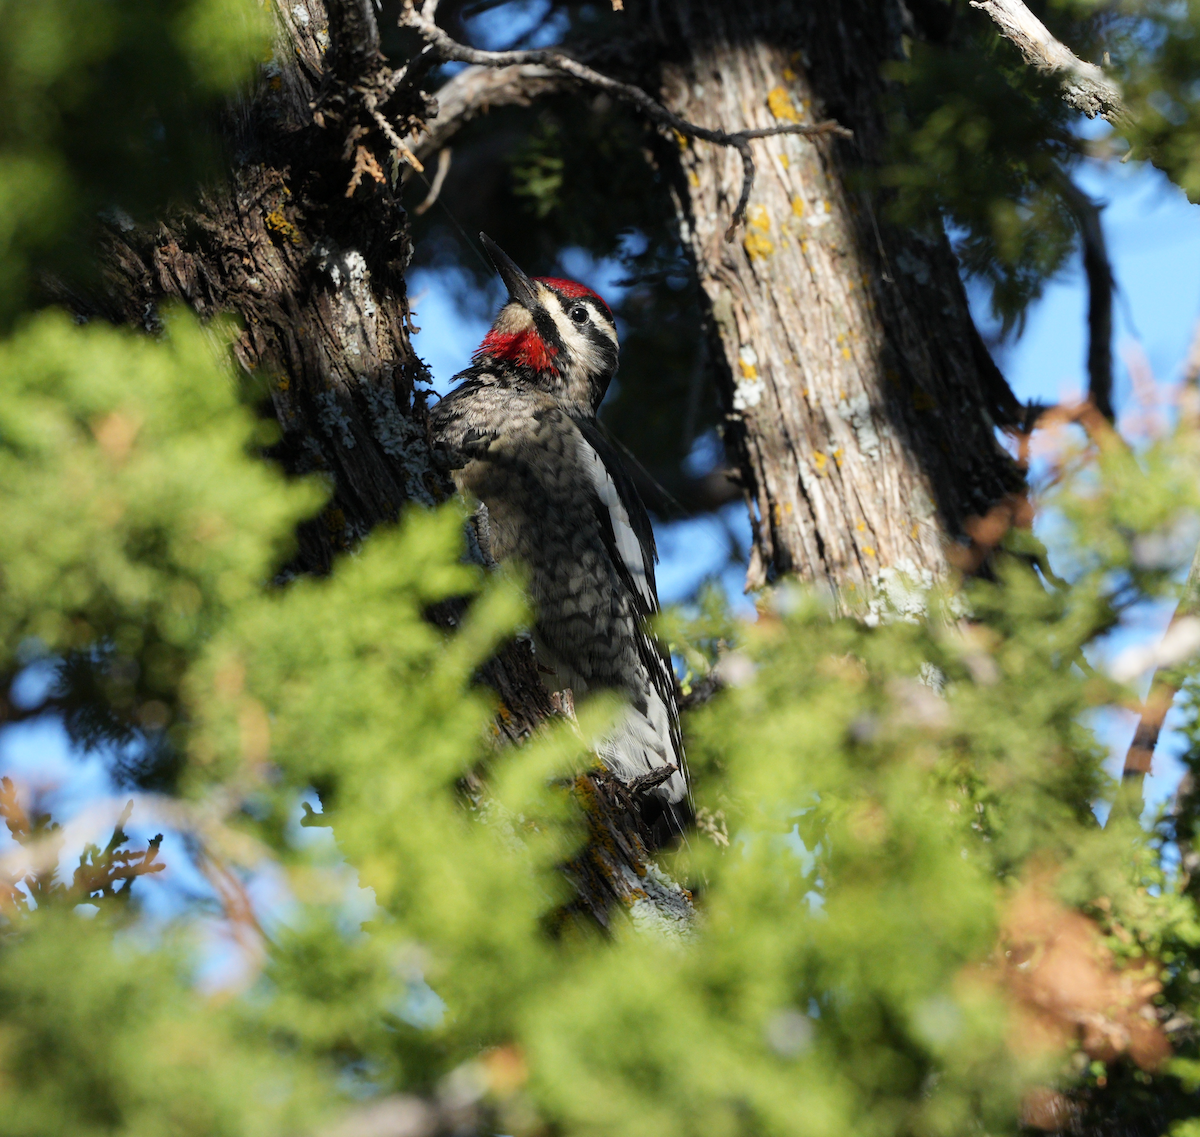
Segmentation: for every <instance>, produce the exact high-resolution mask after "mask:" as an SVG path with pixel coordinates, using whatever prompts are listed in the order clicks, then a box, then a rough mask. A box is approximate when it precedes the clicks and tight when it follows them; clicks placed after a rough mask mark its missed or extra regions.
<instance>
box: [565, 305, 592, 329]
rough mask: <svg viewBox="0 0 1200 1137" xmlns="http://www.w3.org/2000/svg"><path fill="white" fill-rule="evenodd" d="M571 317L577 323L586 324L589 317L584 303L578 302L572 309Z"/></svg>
mask: <svg viewBox="0 0 1200 1137" xmlns="http://www.w3.org/2000/svg"><path fill="white" fill-rule="evenodd" d="M569 314H570V317H571V319H572V320H574V321H575V323H577V324H586V323H587V319H588V310H587V309H586V308H585V307H584V306H583V305H582V304H576V305H575V307H574V308H572V309H571V311H570V313H569Z"/></svg>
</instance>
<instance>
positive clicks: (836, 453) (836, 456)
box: [833, 446, 843, 470]
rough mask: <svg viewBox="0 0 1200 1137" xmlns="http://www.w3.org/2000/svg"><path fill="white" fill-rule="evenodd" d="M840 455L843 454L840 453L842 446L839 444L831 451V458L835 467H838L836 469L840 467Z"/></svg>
mask: <svg viewBox="0 0 1200 1137" xmlns="http://www.w3.org/2000/svg"><path fill="white" fill-rule="evenodd" d="M842 456H843V455H842V448H841V447H840V446H839V447H838V448H837V449H836V450H835V451H834V452H833V460H834V461H835V462H836V463H837V467H838V469H839V470H840V469H841V468H842Z"/></svg>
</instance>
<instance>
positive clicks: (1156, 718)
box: [1109, 549, 1200, 817]
mask: <svg viewBox="0 0 1200 1137" xmlns="http://www.w3.org/2000/svg"><path fill="white" fill-rule="evenodd" d="M1198 614H1200V549H1197V550H1196V554H1195V556H1193V558H1192V567H1191V569H1190V570H1189V571H1188V576H1187V580H1186V581H1185V582H1184V585H1183V595H1182V597H1181V598H1180V600H1179V606H1178V607H1177V608H1176V609H1175V614H1174V615H1173V616H1172V617H1171V622H1170V624H1169V625H1167V630H1166V632H1165V633H1164V634H1163V641H1164V643H1165V642H1166V641H1167V640H1168V639H1170V638H1171V634H1172V632H1175V631H1177V630H1178V629H1179V626H1180V625H1181V624H1183V623H1184V622H1185V621H1188V620H1195V618H1196V616H1197V615H1198ZM1176 662H1177V661H1176ZM1177 694H1179V684H1178V683H1177V682H1176V681H1175V679H1174V677H1173V675H1172V666H1171V665H1166V664H1160V666H1158V667H1157V668H1156V669H1155V672H1154V678H1153V679H1152V680H1151V681H1150V693H1149V694H1148V695H1147V696H1146V701H1145V703H1143V704H1142V713H1141V716H1140V717H1139V718H1138V724H1137V729H1136V730H1135V731H1134V732H1133V741H1132V742H1131V743H1130V744H1129V750H1128V752H1127V753H1126V755H1125V768H1124V769H1123V770H1122V771H1121V785H1120V787H1119V788H1118V790H1117V799H1116V801H1115V802H1114V803H1113V808H1112V813H1111V814H1110V815H1109V816H1110V817H1111V816H1112V815H1113V814H1123V815H1125V816H1128V817H1137V816H1139V815H1140V814H1141V811H1142V804H1143V798H1142V785H1143V783H1144V782H1145V780H1146V775H1147V774H1148V773H1150V764H1151V762H1152V760H1153V758H1154V751H1155V748H1156V747H1157V746H1158V739H1159V735H1161V734H1162V728H1163V723H1164V722H1165V721H1166V718H1167V713H1168V712H1169V711H1170V709H1171V705H1172V704H1173V703H1174V701H1175V696H1176V695H1177Z"/></svg>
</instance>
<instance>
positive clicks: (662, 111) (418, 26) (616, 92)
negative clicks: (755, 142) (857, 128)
mask: <svg viewBox="0 0 1200 1137" xmlns="http://www.w3.org/2000/svg"><path fill="white" fill-rule="evenodd" d="M436 14H437V0H425V3H424V6H423V7H422V8H421V10H420V11H417V9H416V7H415V4H414V2H413V0H405V5H404V9H403V11H402V12H401V15H400V23H401V25H402V26H404V27H409V28H413V29H415V30H416V31H418V32H420V34H421V35H422V36H423V37H424V38H425V40H426V41H427V42H428V43H431V44H432V45H433V46H434V48H435V49H436V50H437V51H438V52H439V53H440V54H441V56H442V58H444V59H449V60H454V61H456V62H460V63H474V64H477V65H480V66H483V67H516V66H521V65H540V66H542V67H546V68H549V69H551V70H552V71H556V72H559V73H561V74H563V75H566V76H568V77H570V78H571V79H574V80H576V81H577V82H579V83H583V84H585V85H586V86H589V87H594V88H596V89H597V90H600V91H604V92H605V93H606V94H608V95H611V96H612V97H613V98H615V99H620V100H622V101H623V102H626V103H631V104H632V105H633V106H635V107H637V109H638V110H640V111H641V112H642V113H643V114H644V115H645V116H646V117H647V118H648V119H650V121H651V122H654V123H656V124H657V125H658V126H662V127H666V128H667V129H668V130H674V131H677V132H678V133H679V134H681V135H683V136H684V137H686V138H698V139H700V140H701V141H702V142H713V143H715V144H716V145H718V146H731V147H733V148H734V149H735V150H737V152H738V153H739V154H740V155H741V157H742V192H741V196H740V197H739V198H738V203H737V206H736V208H735V209H734V211H733V217H732V219H731V220H730V223H729V228H728V229H727V230H726V232H725V240H727V241H732V240H733V235H734V232H735V230H736V229H737V227H738V225H740V224H741V222H742V221H743V220H744V218H745V216H746V206H747V204H748V203H749V201H750V191H751V190H752V189H753V187H754V172H755V171H754V156H753V154H752V153H751V151H750V142H751V140H752V139H755V138H770V137H774V136H775V135H780V134H799V135H804V136H807V137H814V136H818V135H837V136H839V137H841V138H852V137H853V134H852V133H851V132H850V131H849V130H847V129H846V128H845V127H844V126H842V125H841V124H840V123H837V122H834V121H833V120H832V119H829V120H826V121H824V122H817V123H787V124H786V125H783V126H768V127H763V128H760V129H758V130H738V131H735V132H733V133H732V134H729V133H726V132H725V131H723V130H710V129H709V128H708V127H706V126H697V125H696V124H695V123H693V122H688V121H687V120H686V119H683V118H680V117H679V116H678V115H676V114H672V113H671V112H670V111H669V110H667V108H666V107H664V106H663V105H662V104H661V103H660V102H658V100H656V99H654V98H652V97H651V96H650V95H648V94H646V92H645V91H643V90H642V89H641V87H636V86H634V85H633V84H632V83H623V82H621V81H620V80H619V79H613V78H612V77H611V76H608V75H601V74H600V72H599V71H594V70H593V69H592V68H590V67H588V66H587V65H586V64H584V63H580V62H579V60H577V59H572V58H571V57H570V56H569V55H564V54H563V53H562V52H559V51H550V50H544V49H542V50H534V51H482V50H480V49H478V48H474V47H467V46H466V45H465V44H461V43H459V42H458V41H457V40H455V39H453V38H452V37H451V36H450V35H449V34H448V33H447V32H445V31H443V30H442V29H441V28H439V27H438V26H437V24H436V23H435V22H434V16H435V15H436Z"/></svg>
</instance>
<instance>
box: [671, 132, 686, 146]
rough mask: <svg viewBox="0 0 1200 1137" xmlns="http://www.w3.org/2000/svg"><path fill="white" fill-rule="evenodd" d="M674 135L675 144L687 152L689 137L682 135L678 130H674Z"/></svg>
mask: <svg viewBox="0 0 1200 1137" xmlns="http://www.w3.org/2000/svg"><path fill="white" fill-rule="evenodd" d="M672 133H673V134H674V135H675V142H676V144H677V145H678V146H679V149H680V150H686V149H687V147H688V140H687V136H686V135H684V134H681V133H680V132H679V131H678V130H672Z"/></svg>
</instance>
